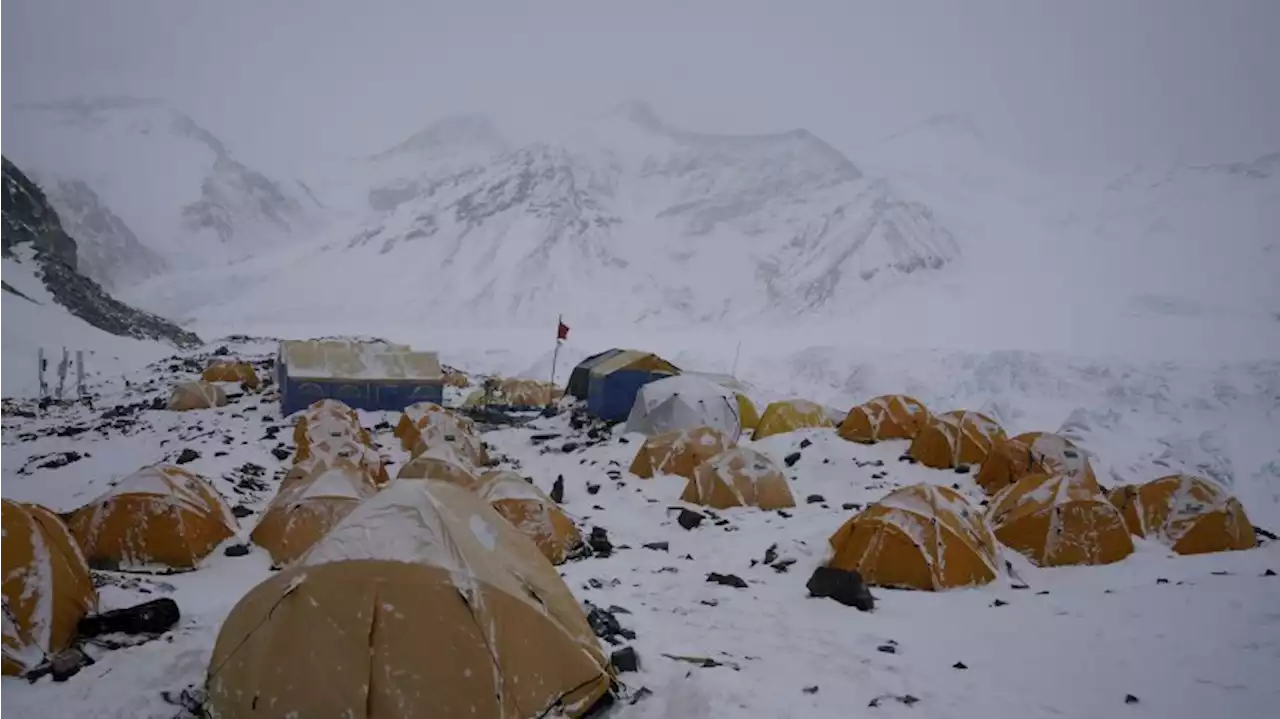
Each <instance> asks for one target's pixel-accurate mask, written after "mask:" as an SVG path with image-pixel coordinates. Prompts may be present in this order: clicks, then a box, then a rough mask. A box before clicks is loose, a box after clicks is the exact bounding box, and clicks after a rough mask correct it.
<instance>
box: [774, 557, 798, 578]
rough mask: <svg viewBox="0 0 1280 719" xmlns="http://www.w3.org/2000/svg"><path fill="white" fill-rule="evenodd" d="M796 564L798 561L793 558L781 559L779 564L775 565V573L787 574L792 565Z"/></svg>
mask: <svg viewBox="0 0 1280 719" xmlns="http://www.w3.org/2000/svg"><path fill="white" fill-rule="evenodd" d="M795 563H796V560H795V559H792V558H791V557H787V558H786V559H779V560H778V561H777V562H775V563H774V565H773V571H775V572H777V573H778V574H786V573H787V571H788V570H790V569H791V565H793V564H795Z"/></svg>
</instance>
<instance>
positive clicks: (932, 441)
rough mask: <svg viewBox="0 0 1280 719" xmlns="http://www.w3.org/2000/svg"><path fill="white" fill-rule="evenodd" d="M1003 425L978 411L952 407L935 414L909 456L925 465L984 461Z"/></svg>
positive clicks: (941, 466) (936, 466) (913, 442)
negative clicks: (949, 410)
mask: <svg viewBox="0 0 1280 719" xmlns="http://www.w3.org/2000/svg"><path fill="white" fill-rule="evenodd" d="M1004 440H1005V433H1004V429H1002V428H1001V427H1000V425H999V424H998V423H997V422H996V421H995V420H994V419H991V418H990V417H988V416H986V415H985V414H981V413H979V412H968V411H965V410H953V411H951V412H945V413H943V414H939V415H935V416H934V417H933V419H932V420H930V421H929V424H927V425H925V426H924V427H923V428H922V429H921V430H920V432H919V433H918V434H917V435H916V438H915V439H913V440H911V446H910V447H908V448H907V456H908V457H910V458H912V459H914V460H915V461H917V462H919V463H920V464H923V465H924V466H926V467H932V468H934V469H950V468H952V467H965V466H969V465H974V464H982V463H983V462H984V461H986V459H987V454H988V453H990V452H991V448H992V447H993V446H995V445H996V444H998V443H1000V442H1003V441H1004Z"/></svg>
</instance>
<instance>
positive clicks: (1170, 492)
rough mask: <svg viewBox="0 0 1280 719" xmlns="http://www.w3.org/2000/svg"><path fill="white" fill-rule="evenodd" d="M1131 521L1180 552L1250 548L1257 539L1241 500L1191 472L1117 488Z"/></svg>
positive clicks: (1118, 503) (1134, 529)
mask: <svg viewBox="0 0 1280 719" xmlns="http://www.w3.org/2000/svg"><path fill="white" fill-rule="evenodd" d="M1108 498H1109V499H1110V500H1111V504H1113V505H1114V506H1115V507H1117V508H1118V509H1119V510H1120V513H1121V515H1122V516H1123V517H1124V522H1125V526H1127V527H1128V528H1129V531H1130V532H1131V533H1133V534H1136V535H1138V536H1139V537H1146V538H1148V539H1154V540H1156V541H1157V542H1160V543H1162V544H1164V545H1166V546H1168V547H1169V548H1170V549H1172V550H1173V551H1175V552H1177V553H1178V554H1204V553H1207V552H1227V551H1231V550H1237V549H1250V548H1252V547H1253V546H1254V543H1255V542H1256V541H1257V537H1256V536H1255V534H1254V531H1253V525H1252V524H1250V523H1249V517H1248V516H1247V515H1246V514H1245V512H1244V505H1242V504H1240V500H1238V499H1236V498H1235V497H1233V496H1231V494H1230V493H1229V492H1227V490H1226V489H1223V487H1222V486H1221V485H1219V484H1218V483H1217V482H1214V481H1212V480H1208V479H1201V478H1200V477H1192V476H1190V475H1186V474H1175V475H1170V476H1168V477H1161V478H1159V479H1153V480H1151V481H1150V482H1147V483H1146V484H1143V485H1141V486H1136V487H1135V486H1133V485H1123V486H1120V487H1116V488H1115V489H1113V490H1111V494H1110V495H1109V497H1108Z"/></svg>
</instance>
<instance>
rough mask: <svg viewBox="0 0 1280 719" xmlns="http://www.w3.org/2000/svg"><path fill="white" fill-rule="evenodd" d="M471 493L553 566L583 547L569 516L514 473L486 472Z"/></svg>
mask: <svg viewBox="0 0 1280 719" xmlns="http://www.w3.org/2000/svg"><path fill="white" fill-rule="evenodd" d="M474 491H475V493H476V496H478V497H480V499H483V500H484V501H486V502H488V503H489V505H490V506H492V507H493V508H494V509H496V510H497V511H498V514H501V515H502V516H503V517H505V518H506V520H507V521H508V522H511V525H512V526H513V527H515V528H516V529H518V530H520V533H521V534H523V535H524V536H526V537H528V538H529V539H532V540H533V543H534V544H536V545H538V549H540V550H542V554H543V555H544V556H545V557H546V558H547V559H548V560H549V561H550V562H551V563H552V564H561V563H563V562H564V560H565V559H567V558H568V557H569V556H570V555H571V554H572V553H573V552H574V551H575V550H576V549H578V548H579V547H581V546H582V533H581V532H579V531H578V527H577V526H576V525H575V524H574V523H573V520H572V519H570V518H569V515H568V514H565V512H564V510H563V509H561V508H560V506H559V505H557V504H556V503H555V502H553V501H552V500H551V498H550V497H548V496H547V495H546V494H545V493H544V492H543V491H542V490H541V489H538V487H537V486H536V485H534V484H533V483H531V482H528V481H526V480H525V478H524V477H521V476H520V475H518V474H516V473H515V472H511V471H500V472H486V473H485V474H484V475H482V476H481V477H480V481H479V482H478V483H477V484H476V486H475V488H474Z"/></svg>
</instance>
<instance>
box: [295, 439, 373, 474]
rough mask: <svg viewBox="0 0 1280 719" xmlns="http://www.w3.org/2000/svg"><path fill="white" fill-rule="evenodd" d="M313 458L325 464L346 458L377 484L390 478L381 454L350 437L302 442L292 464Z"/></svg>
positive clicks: (301, 463)
mask: <svg viewBox="0 0 1280 719" xmlns="http://www.w3.org/2000/svg"><path fill="white" fill-rule="evenodd" d="M304 448H305V449H304ZM314 460H319V461H321V462H324V463H325V464H327V465H333V464H334V463H336V462H337V461H338V460H346V461H348V462H350V463H352V464H354V465H356V466H357V467H360V468H361V469H363V470H364V471H365V472H367V473H368V474H369V476H370V477H373V480H374V481H375V482H377V483H378V485H379V486H381V485H383V484H386V483H387V482H389V481H390V480H391V478H390V477H389V476H388V475H387V466H386V463H385V462H383V460H382V455H380V454H378V452H377V450H375V449H373V448H372V447H370V446H368V445H366V444H363V443H361V442H358V441H356V440H354V439H352V438H350V437H341V438H338V439H332V440H329V439H326V440H321V441H318V442H316V443H315V444H302V445H299V446H298V451H297V452H295V453H294V455H293V464H294V466H299V465H307V464H309V463H311V462H312V461H314ZM308 471H309V470H308Z"/></svg>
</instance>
